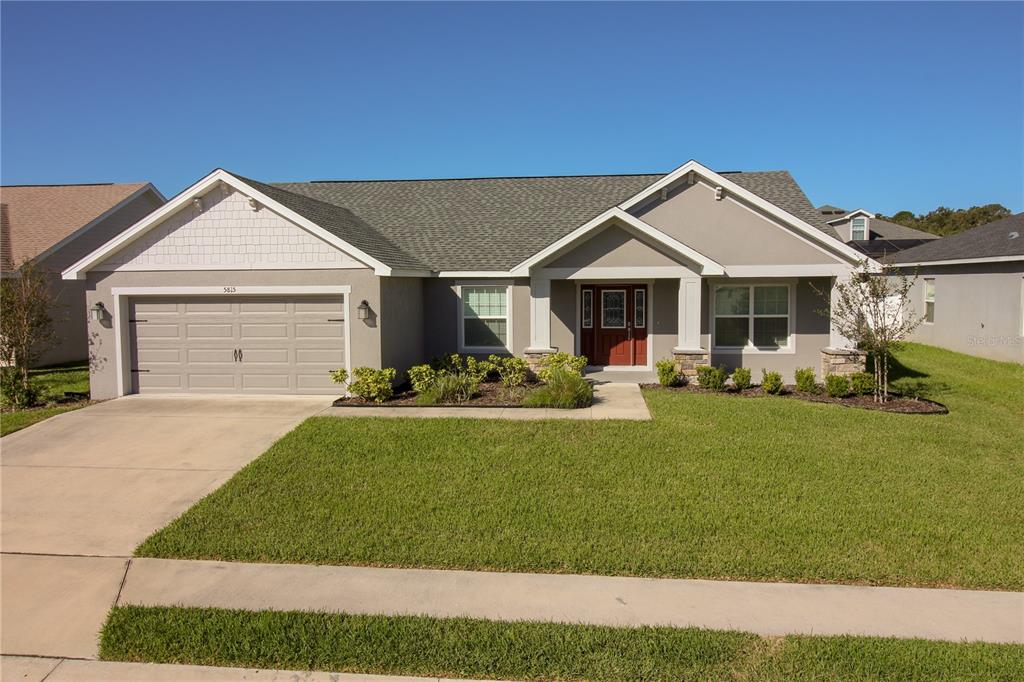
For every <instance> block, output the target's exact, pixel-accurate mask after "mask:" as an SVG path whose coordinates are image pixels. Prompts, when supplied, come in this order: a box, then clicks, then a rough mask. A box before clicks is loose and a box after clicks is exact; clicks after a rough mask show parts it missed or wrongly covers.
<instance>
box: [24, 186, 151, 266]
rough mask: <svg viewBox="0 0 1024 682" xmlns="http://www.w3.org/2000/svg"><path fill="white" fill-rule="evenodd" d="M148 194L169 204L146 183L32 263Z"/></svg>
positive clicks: (57, 249) (35, 259) (38, 256)
mask: <svg viewBox="0 0 1024 682" xmlns="http://www.w3.org/2000/svg"><path fill="white" fill-rule="evenodd" d="M146 192H152V193H153V194H154V195H155V196H156V197H158V198H159V199H160V203H161V204H164V203H167V199H166V198H164V195H163V194H160V191H159V190H158V189H157V188H156V187H154V186H153V183H151V182H150V183H146V185H145V186H143V187H140V188H138V189H137V190H135V191H134V192H132V193H131V194H129V195H128V196H126V197H125V198H124V199H122V200H121V201H119V202H117V203H116V204H114V205H113V206H111V207H110V208H108V209H107V210H106V211H104V212H103V213H101V214H99V215H98V216H96V217H95V218H93V219H92V220H90V221H89V222H87V223H86V224H85V225H82V226H81V227H80V228H78V229H77V230H75V231H74V232H72V233H71V234H69V235H68V236H66V237H64V239H61V240H60V241H59V242H57V243H56V244H54V245H53V246H51V247H50V248H48V249H46V250H45V251H43V252H42V253H40V254H39V255H37V256H35V257H34V258H32V259H31V260H32V262H40V261H42V260H43V259H44V258H46V257H47V256H49V255H51V254H53V253H55V252H57V251H59V250H60V249H62V248H64V247H65V246H67V245H68V244H70V243H71V242H73V241H74V240H76V239H78V238H79V237H81V236H82V235H84V234H85V233H86V232H88V231H89V230H91V229H92V228H94V227H96V226H97V225H99V224H100V223H102V222H103V221H104V220H106V219H107V218H109V217H110V216H112V215H114V214H115V213H117V212H118V211H120V210H121V209H122V208H124V207H125V206H127V205H128V204H130V203H132V202H133V201H135V200H136V199H138V198H139V197H141V196H142V195H143V194H145V193H146Z"/></svg>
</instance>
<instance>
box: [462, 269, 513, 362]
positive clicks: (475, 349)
mask: <svg viewBox="0 0 1024 682" xmlns="http://www.w3.org/2000/svg"><path fill="white" fill-rule="evenodd" d="M479 287H496V288H502V287H504V289H505V315H504V316H490V317H486V318H480V319H487V320H502V319H503V320H505V345H504V346H467V345H466V308H465V306H464V305H463V301H462V290H463V288H469V289H476V288H479ZM455 303H456V305H457V306H458V308H459V314H458V320H459V328H458V347H459V352H460V353H488V354H490V353H499V354H500V353H503V352H504V353H511V352H512V283H511V282H495V281H486V280H483V281H479V282H460V283H458V284H457V285H456V286H455Z"/></svg>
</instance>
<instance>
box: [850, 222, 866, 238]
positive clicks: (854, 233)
mask: <svg viewBox="0 0 1024 682" xmlns="http://www.w3.org/2000/svg"><path fill="white" fill-rule="evenodd" d="M858 220H862V221H864V227H863V230H864V234H863V235H862V236H861V237H859V238H858V237H857V221H858ZM867 238H868V219H867V217H866V216H857V217H855V218H853V219H851V220H850V241H851V242H857V241H865V240H867Z"/></svg>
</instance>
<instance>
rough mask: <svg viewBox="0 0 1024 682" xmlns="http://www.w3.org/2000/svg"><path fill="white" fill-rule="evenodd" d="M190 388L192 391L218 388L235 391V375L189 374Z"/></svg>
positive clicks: (213, 373)
mask: <svg viewBox="0 0 1024 682" xmlns="http://www.w3.org/2000/svg"><path fill="white" fill-rule="evenodd" d="M188 387H189V388H192V389H196V388H206V389H210V388H217V389H234V388H235V375H234V374H233V373H232V374H227V373H217V372H211V373H209V374H205V373H199V372H189V374H188Z"/></svg>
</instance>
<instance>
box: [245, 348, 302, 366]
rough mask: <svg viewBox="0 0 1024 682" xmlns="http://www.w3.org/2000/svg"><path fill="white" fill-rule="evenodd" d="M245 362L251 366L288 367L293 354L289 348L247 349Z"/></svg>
mask: <svg viewBox="0 0 1024 682" xmlns="http://www.w3.org/2000/svg"><path fill="white" fill-rule="evenodd" d="M243 352H244V353H245V355H244V356H243V362H244V363H245V366H246V367H249V366H250V365H288V364H290V362H289V360H290V356H291V353H289V352H288V349H287V348H246V349H245V350H244V351H243Z"/></svg>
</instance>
